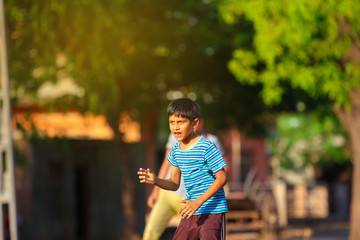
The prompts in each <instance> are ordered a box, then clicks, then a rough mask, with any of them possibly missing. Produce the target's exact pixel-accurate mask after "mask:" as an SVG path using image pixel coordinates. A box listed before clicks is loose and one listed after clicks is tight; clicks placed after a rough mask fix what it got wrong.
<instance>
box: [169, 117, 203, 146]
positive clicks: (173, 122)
mask: <svg viewBox="0 0 360 240" xmlns="http://www.w3.org/2000/svg"><path fill="white" fill-rule="evenodd" d="M198 123H199V119H197V118H196V119H195V120H194V121H193V122H190V119H188V118H185V117H181V116H177V115H171V116H169V127H170V131H171V133H172V134H173V135H174V137H175V138H176V140H178V141H186V139H187V138H188V137H189V136H191V134H192V133H193V132H194V129H195V128H196V126H197V125H198Z"/></svg>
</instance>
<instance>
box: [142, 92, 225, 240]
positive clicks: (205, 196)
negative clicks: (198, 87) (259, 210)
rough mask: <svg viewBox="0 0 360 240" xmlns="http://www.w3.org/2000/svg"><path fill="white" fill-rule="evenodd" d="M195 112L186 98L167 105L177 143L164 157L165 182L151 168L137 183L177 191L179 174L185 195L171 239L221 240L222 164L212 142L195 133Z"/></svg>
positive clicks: (143, 170)
mask: <svg viewBox="0 0 360 240" xmlns="http://www.w3.org/2000/svg"><path fill="white" fill-rule="evenodd" d="M199 111H200V110H199V107H198V105H197V104H196V103H195V102H193V101H192V100H190V99H187V98H180V99H176V100H174V101H172V102H171V103H170V104H169V106H168V109H167V113H168V116H169V127H170V131H171V133H172V134H173V135H174V137H175V138H176V140H177V141H179V142H178V143H177V144H176V145H175V146H174V147H173V148H172V150H171V152H170V153H169V155H168V160H169V162H170V163H171V165H172V166H171V175H170V178H169V179H160V178H158V177H157V176H156V175H155V174H154V172H153V171H152V170H151V169H143V168H140V169H139V171H138V175H139V179H140V182H141V183H147V184H154V185H156V186H158V187H160V188H163V189H166V190H172V191H176V190H177V189H178V187H179V185H180V176H181V175H183V178H184V183H185V187H186V191H187V194H186V198H185V200H182V201H181V203H183V204H184V205H183V206H182V207H181V208H180V210H179V214H180V216H181V217H182V220H181V222H180V224H179V226H178V228H177V230H176V232H175V235H174V238H173V239H175V240H182V239H200V238H201V239H225V212H228V209H227V204H226V199H225V193H224V189H223V186H224V185H225V183H226V173H225V171H224V168H225V167H226V163H225V161H224V159H223V158H222V156H221V154H220V153H219V151H218V150H217V148H216V146H215V144H214V143H212V142H211V141H209V140H207V139H206V138H204V137H203V136H201V135H198V134H196V132H195V129H196V127H197V125H198V124H199Z"/></svg>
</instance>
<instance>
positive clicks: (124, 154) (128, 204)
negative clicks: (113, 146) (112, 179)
mask: <svg viewBox="0 0 360 240" xmlns="http://www.w3.org/2000/svg"><path fill="white" fill-rule="evenodd" d="M107 121H108V123H109V125H110V126H111V127H112V129H113V131H114V135H115V141H116V143H117V146H118V151H119V156H120V159H121V161H122V169H119V171H121V173H120V174H121V175H122V192H121V196H122V208H123V214H124V224H123V236H122V237H120V239H123V240H140V235H139V233H140V231H139V229H138V224H137V219H138V218H137V214H138V213H137V211H136V209H135V201H136V199H135V182H134V181H132V179H133V175H135V174H136V170H135V169H134V166H133V162H134V161H133V159H132V157H131V153H130V150H129V148H128V147H127V146H126V144H125V143H124V141H123V139H122V134H121V133H120V132H119V116H118V115H117V114H114V115H110V116H107Z"/></svg>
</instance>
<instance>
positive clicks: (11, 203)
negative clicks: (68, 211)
mask: <svg viewBox="0 0 360 240" xmlns="http://www.w3.org/2000/svg"><path fill="white" fill-rule="evenodd" d="M0 15H1V16H0V21H1V22H0V78H1V82H0V83H1V85H0V100H1V102H0V110H1V117H0V118H1V119H0V121H1V123H0V124H1V129H0V131H1V132H0V154H1V156H0V160H1V163H0V164H1V165H2V166H1V168H0V171H1V173H0V203H1V206H0V217H1V219H0V220H1V223H0V225H2V226H1V227H0V230H3V231H1V232H0V239H3V238H4V229H3V226H4V225H3V223H4V216H5V215H4V212H3V206H4V205H7V206H8V212H9V225H10V226H9V227H10V239H11V240H17V239H18V237H17V216H16V197H15V175H14V157H13V143H12V132H11V123H10V119H11V107H10V87H9V76H8V65H7V51H6V34H5V14H4V3H3V1H0Z"/></svg>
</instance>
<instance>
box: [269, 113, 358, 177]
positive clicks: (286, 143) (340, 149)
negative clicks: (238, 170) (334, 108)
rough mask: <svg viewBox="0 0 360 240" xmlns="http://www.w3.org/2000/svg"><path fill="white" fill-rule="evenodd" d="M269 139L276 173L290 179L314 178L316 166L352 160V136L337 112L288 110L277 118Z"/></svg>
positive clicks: (320, 167) (320, 166)
mask: <svg viewBox="0 0 360 240" xmlns="http://www.w3.org/2000/svg"><path fill="white" fill-rule="evenodd" d="M275 132H276V135H275V136H273V138H271V139H269V145H270V146H271V151H272V155H273V156H272V158H271V162H272V163H271V164H272V166H273V170H274V173H275V174H277V175H278V176H280V177H282V178H284V179H286V180H287V181H288V182H289V183H296V182H298V181H311V180H314V178H315V176H314V171H313V167H314V166H315V167H316V168H319V169H324V168H325V167H327V166H329V165H331V164H334V163H337V164H342V163H344V162H346V161H349V159H350V157H351V154H350V152H349V148H348V138H347V135H346V134H345V131H344V130H343V128H342V127H341V124H340V123H339V122H338V120H337V118H335V116H329V115H328V116H325V117H320V118H319V115H318V114H314V113H313V114H287V115H282V116H280V117H279V118H278V119H277V122H276V128H275Z"/></svg>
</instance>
